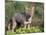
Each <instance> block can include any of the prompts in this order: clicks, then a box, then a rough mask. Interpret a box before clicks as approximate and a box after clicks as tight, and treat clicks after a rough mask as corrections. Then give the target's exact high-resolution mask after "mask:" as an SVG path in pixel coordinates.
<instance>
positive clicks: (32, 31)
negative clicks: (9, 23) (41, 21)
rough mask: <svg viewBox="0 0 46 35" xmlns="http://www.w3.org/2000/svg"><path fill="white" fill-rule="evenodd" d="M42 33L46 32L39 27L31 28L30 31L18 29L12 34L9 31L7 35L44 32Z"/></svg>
mask: <svg viewBox="0 0 46 35" xmlns="http://www.w3.org/2000/svg"><path fill="white" fill-rule="evenodd" d="M42 31H44V29H43V30H42V28H41V27H38V26H36V27H31V28H30V29H28V28H27V29H25V28H19V29H16V32H14V33H13V32H10V31H8V32H7V35H13V34H23V33H24V34H26V33H38V32H42Z"/></svg>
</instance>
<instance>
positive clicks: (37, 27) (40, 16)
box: [5, 0, 44, 33]
mask: <svg viewBox="0 0 46 35" xmlns="http://www.w3.org/2000/svg"><path fill="white" fill-rule="evenodd" d="M30 3H31V2H24V1H7V0H6V1H5V23H7V22H8V21H9V20H10V18H11V17H12V15H13V14H14V13H16V12H25V6H30V5H31V4H30ZM33 3H35V12H34V15H33V18H32V19H33V20H32V23H31V28H30V30H28V29H21V28H19V29H17V30H16V33H25V32H27V33H30V32H44V3H40V2H33ZM25 30H26V31H25ZM23 31H24V32H23Z"/></svg>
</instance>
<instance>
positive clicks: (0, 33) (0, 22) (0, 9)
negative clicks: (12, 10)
mask: <svg viewBox="0 0 46 35" xmlns="http://www.w3.org/2000/svg"><path fill="white" fill-rule="evenodd" d="M17 1H18V0H17ZM20 1H23V0H20ZM27 1H31V2H44V3H45V5H44V26H45V28H44V30H45V32H44V33H30V34H24V35H46V0H27ZM0 35H5V1H4V0H0Z"/></svg>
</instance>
